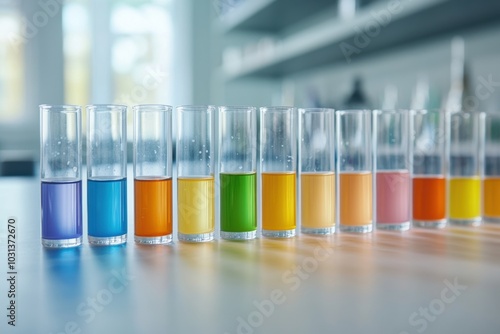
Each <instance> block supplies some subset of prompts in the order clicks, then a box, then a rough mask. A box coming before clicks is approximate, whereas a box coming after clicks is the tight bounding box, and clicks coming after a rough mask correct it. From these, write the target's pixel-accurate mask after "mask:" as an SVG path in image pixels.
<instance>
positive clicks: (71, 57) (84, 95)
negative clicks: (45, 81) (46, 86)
mask: <svg viewBox="0 0 500 334" xmlns="http://www.w3.org/2000/svg"><path fill="white" fill-rule="evenodd" d="M63 36H64V37H63V38H64V81H65V85H64V94H65V101H66V103H68V104H77V105H86V104H89V103H90V73H91V72H90V22H89V6H88V1H87V0H68V1H66V2H65V5H64V10H63ZM84 123H85V122H84Z"/></svg>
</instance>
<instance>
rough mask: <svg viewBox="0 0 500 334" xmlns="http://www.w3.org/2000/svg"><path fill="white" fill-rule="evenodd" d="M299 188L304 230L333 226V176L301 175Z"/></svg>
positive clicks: (321, 174)
mask: <svg viewBox="0 0 500 334" xmlns="http://www.w3.org/2000/svg"><path fill="white" fill-rule="evenodd" d="M300 186H301V211H302V212H301V222H302V226H303V227H306V228H325V227H332V226H335V174H334V173H307V174H302V175H301V176H300Z"/></svg>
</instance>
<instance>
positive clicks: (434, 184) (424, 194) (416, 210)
mask: <svg viewBox="0 0 500 334" xmlns="http://www.w3.org/2000/svg"><path fill="white" fill-rule="evenodd" d="M445 218H446V182H445V179H444V177H439V176H438V177H414V178H413V219H415V220H441V219H445Z"/></svg>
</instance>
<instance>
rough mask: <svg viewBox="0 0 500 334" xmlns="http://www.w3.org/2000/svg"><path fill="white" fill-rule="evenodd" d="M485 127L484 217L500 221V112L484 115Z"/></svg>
mask: <svg viewBox="0 0 500 334" xmlns="http://www.w3.org/2000/svg"><path fill="white" fill-rule="evenodd" d="M481 127H482V129H484V130H483V131H484V132H483V134H484V164H483V166H484V167H483V219H484V221H485V222H488V223H500V113H498V112H496V113H493V112H488V113H486V114H484V115H483V117H482V126H481Z"/></svg>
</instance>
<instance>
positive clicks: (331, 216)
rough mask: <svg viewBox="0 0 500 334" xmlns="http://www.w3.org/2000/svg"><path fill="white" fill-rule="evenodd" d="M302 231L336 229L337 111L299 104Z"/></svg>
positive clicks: (313, 232) (323, 231) (316, 232)
mask: <svg viewBox="0 0 500 334" xmlns="http://www.w3.org/2000/svg"><path fill="white" fill-rule="evenodd" d="M299 116H300V123H299V126H300V129H299V134H300V209H301V214H300V217H301V232H302V233H308V234H331V233H334V232H335V146H334V145H335V128H334V124H335V111H334V110H333V109H327V108H305V109H303V108H300V109H299Z"/></svg>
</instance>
